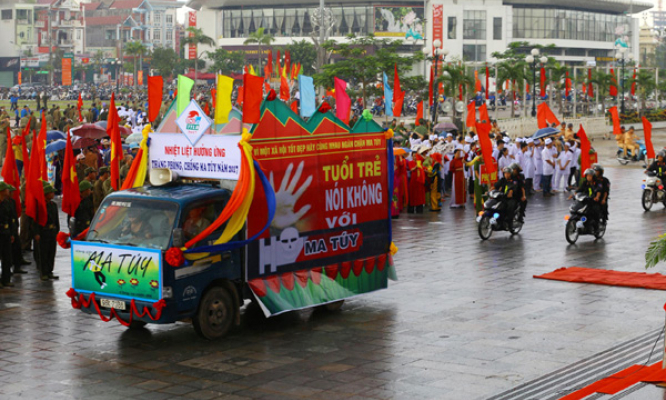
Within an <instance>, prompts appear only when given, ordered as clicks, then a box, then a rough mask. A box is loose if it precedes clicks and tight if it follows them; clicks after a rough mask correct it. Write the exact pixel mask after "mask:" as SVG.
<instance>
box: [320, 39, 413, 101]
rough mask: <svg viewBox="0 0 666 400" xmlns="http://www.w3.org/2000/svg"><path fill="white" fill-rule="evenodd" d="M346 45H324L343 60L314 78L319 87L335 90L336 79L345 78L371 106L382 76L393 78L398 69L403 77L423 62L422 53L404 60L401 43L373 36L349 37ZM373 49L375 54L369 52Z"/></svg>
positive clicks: (327, 65) (330, 43) (330, 42)
mask: <svg viewBox="0 0 666 400" xmlns="http://www.w3.org/2000/svg"><path fill="white" fill-rule="evenodd" d="M347 37H348V41H347V42H345V43H336V42H333V41H327V42H326V43H325V45H324V50H325V51H326V52H335V53H336V54H338V55H339V56H340V57H341V59H340V60H339V61H337V62H336V63H334V64H326V65H324V67H323V68H322V72H321V73H318V74H315V75H314V80H315V83H316V84H317V85H318V86H324V87H332V86H333V81H334V79H333V78H335V77H337V78H340V79H344V80H346V81H347V82H348V84H349V85H350V86H351V87H350V90H353V87H354V86H356V85H359V86H360V93H361V96H362V97H363V104H368V103H367V100H368V96H369V95H370V94H372V93H374V92H375V91H377V85H378V84H380V83H382V76H383V75H382V73H383V72H386V74H387V75H388V76H390V77H393V70H394V66H395V65H397V66H398V71H399V73H400V76H403V75H406V73H407V72H409V71H411V70H412V66H413V65H414V64H415V63H416V62H418V61H420V60H422V59H423V53H421V52H417V53H416V54H414V55H412V56H407V57H401V56H400V55H398V48H399V47H400V45H401V43H402V41H400V40H388V39H377V38H375V37H374V36H372V35H370V36H364V37H356V36H354V35H349V36H347ZM367 49H373V50H374V52H368V51H367Z"/></svg>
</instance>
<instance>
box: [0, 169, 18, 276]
mask: <svg viewBox="0 0 666 400" xmlns="http://www.w3.org/2000/svg"><path fill="white" fill-rule="evenodd" d="M14 190H15V188H14V187H13V186H12V185H10V184H8V183H5V182H4V181H1V182H0V262H1V263H2V273H1V274H0V288H2V287H12V286H14V284H13V283H12V282H11V278H12V270H11V268H12V243H14V240H16V238H15V237H14V236H13V235H12V232H13V230H14V227H13V223H12V211H11V209H10V208H13V207H14V202H13V201H12V200H11V198H10V197H9V192H11V191H14Z"/></svg>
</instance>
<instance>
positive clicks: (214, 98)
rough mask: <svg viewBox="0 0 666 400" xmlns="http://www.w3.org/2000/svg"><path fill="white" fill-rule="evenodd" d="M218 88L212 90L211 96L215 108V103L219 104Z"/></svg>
mask: <svg viewBox="0 0 666 400" xmlns="http://www.w3.org/2000/svg"><path fill="white" fill-rule="evenodd" d="M216 97H217V89H215V88H212V89H211V90H210V98H211V99H213V108H215V105H216V104H217V98H216Z"/></svg>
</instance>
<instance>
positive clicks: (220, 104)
mask: <svg viewBox="0 0 666 400" xmlns="http://www.w3.org/2000/svg"><path fill="white" fill-rule="evenodd" d="M233 88H234V79H233V78H229V77H228V76H224V75H218V76H217V93H216V94H215V124H216V125H217V124H226V123H227V122H229V113H230V112H231V92H232V91H233Z"/></svg>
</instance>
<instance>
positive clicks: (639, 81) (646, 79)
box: [629, 70, 657, 110]
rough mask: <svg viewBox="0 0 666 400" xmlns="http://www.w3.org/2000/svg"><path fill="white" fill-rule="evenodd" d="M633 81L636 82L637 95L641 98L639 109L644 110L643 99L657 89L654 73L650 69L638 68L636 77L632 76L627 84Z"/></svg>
mask: <svg viewBox="0 0 666 400" xmlns="http://www.w3.org/2000/svg"><path fill="white" fill-rule="evenodd" d="M633 83H636V86H637V89H638V93H639V94H638V97H639V98H640V99H641V110H645V101H646V100H647V98H648V96H650V95H651V94H653V93H654V91H655V90H656V89H657V82H656V80H655V75H654V74H653V73H652V72H650V71H646V70H639V71H638V72H637V73H636V79H634V78H632V79H631V80H630V82H629V84H633Z"/></svg>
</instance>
